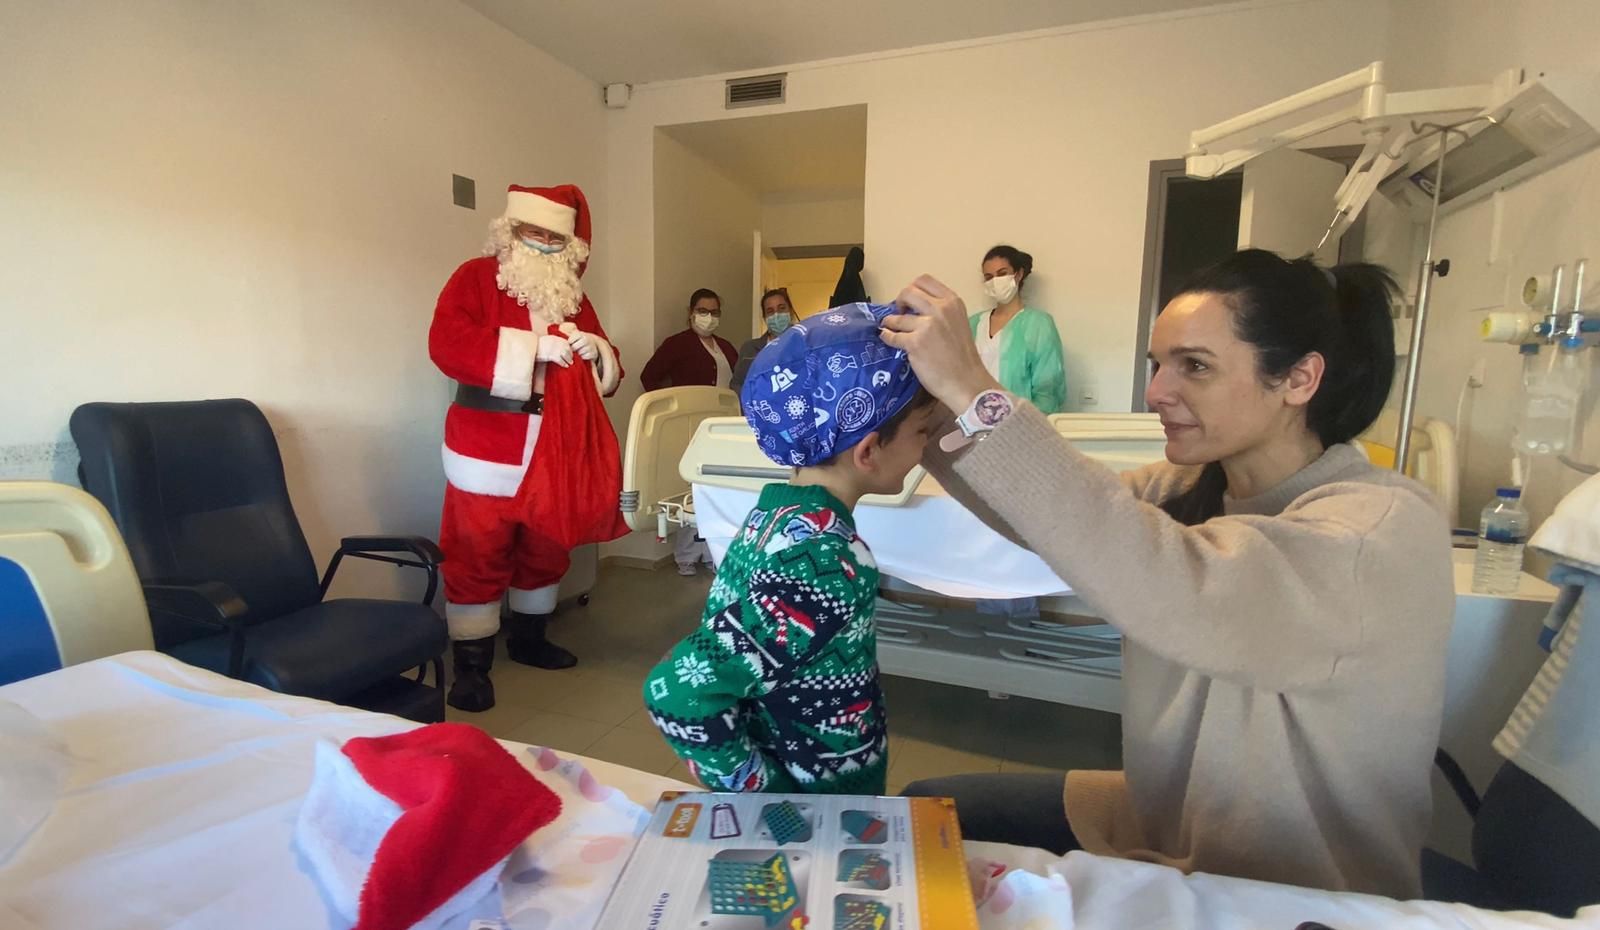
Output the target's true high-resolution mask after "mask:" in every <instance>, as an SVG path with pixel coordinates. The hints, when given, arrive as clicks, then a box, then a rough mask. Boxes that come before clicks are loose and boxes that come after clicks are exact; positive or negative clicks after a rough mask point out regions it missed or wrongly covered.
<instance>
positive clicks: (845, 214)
mask: <svg viewBox="0 0 1600 930" xmlns="http://www.w3.org/2000/svg"><path fill="white" fill-rule="evenodd" d="M866 206H867V203H866V200H865V199H864V198H863V197H861V196H860V195H855V196H849V197H820V198H813V197H797V198H787V197H775V196H769V197H766V198H764V199H763V200H762V203H761V241H762V242H763V243H765V244H766V245H769V246H772V247H774V248H777V247H782V246H786V245H847V244H848V245H853V244H855V243H858V242H860V241H861V231H862V228H863V226H864V225H865V223H866V220H865V213H866Z"/></svg>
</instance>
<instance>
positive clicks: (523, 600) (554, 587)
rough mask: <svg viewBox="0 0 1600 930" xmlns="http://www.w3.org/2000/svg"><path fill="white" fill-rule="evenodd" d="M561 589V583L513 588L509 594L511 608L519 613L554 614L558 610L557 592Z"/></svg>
mask: <svg viewBox="0 0 1600 930" xmlns="http://www.w3.org/2000/svg"><path fill="white" fill-rule="evenodd" d="M560 590H561V585H560V584H559V583H557V584H551V585H545V586H544V587H542V588H534V589H533V590H531V591H530V590H528V589H527V588H512V589H511V591H510V594H509V597H508V599H509V601H510V603H511V609H512V610H514V611H516V612H517V613H519V614H552V613H555V611H556V600H557V597H556V594H557V592H559V591H560Z"/></svg>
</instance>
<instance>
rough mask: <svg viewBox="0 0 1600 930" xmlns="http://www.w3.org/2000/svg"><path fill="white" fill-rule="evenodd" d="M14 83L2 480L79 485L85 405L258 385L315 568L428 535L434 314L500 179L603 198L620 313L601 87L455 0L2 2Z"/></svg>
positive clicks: (437, 482)
mask: <svg viewBox="0 0 1600 930" xmlns="http://www.w3.org/2000/svg"><path fill="white" fill-rule="evenodd" d="M0 87H3V88H5V90H4V91H3V92H0V203H3V204H4V205H5V206H4V208H3V210H0V255H3V256H4V260H3V261H0V317H3V320H4V329H5V333H6V360H5V364H4V365H3V366H0V423H3V424H4V426H3V428H0V465H5V467H6V472H5V473H4V476H5V477H21V476H48V475H52V474H53V475H56V476H57V477H58V478H68V477H69V476H70V475H71V472H72V463H71V461H70V459H71V458H72V457H73V456H74V453H73V452H72V450H71V447H70V444H67V443H68V437H67V432H66V424H67V418H68V415H69V414H70V413H71V412H72V409H73V408H74V407H75V406H76V405H78V404H80V403H83V402H85V401H91V400H137V401H155V400H168V399H194V398H206V397H230V396H239V397H247V398H250V399H252V400H254V401H255V402H257V403H258V404H260V405H261V406H262V407H263V408H264V409H265V411H266V413H267V415H268V417H269V418H270V419H271V421H272V423H273V425H274V427H275V429H276V430H277V432H278V434H279V441H280V443H281V444H282V447H283V454H284V458H285V461H286V465H287V468H288V477H289V488H290V492H291V493H292V494H293V496H294V500H295V504H296V509H297V511H298V513H299V516H300V519H301V522H302V524H303V525H304V527H305V529H306V532H307V535H308V536H309V537H310V541H311V544H312V548H313V550H314V551H315V552H316V554H317V556H318V558H319V559H323V558H325V557H326V556H327V554H328V553H329V552H330V550H331V549H332V548H333V546H334V545H336V540H337V537H338V536H339V535H341V534H350V533H366V532H377V531H380V530H381V531H390V532H410V533H423V534H427V535H429V536H434V535H436V534H437V532H438V517H439V501H440V497H441V495H442V493H443V486H444V482H443V477H442V475H441V473H440V467H439V452H438V448H439V441H440V437H441V433H442V418H443V414H444V410H445V406H446V403H447V399H448V387H447V382H446V380H445V379H444V377H443V376H442V375H440V374H439V373H438V371H437V370H435V369H434V368H433V366H432V365H431V364H430V363H429V361H428V356H427V338H426V337H427V328H428V322H429V319H430V315H431V313H432V310H433V302H434V299H435V298H436V296H437V295H438V292H439V288H440V287H441V286H442V285H443V283H444V281H445V279H446V277H447V276H448V275H449V274H450V272H451V270H452V269H454V268H455V266H456V265H457V264H458V263H459V262H461V261H463V260H465V259H467V258H470V257H472V256H473V255H476V254H478V252H479V248H480V246H481V244H482V241H483V237H484V233H485V230H486V227H487V223H488V221H489V219H490V217H491V216H493V215H495V214H497V213H498V212H499V211H500V210H501V209H503V205H504V201H503V200H502V197H503V195H504V194H503V192H504V190H505V186H506V185H507V184H508V183H510V182H513V181H515V182H521V183H558V182H562V181H572V182H576V183H578V184H580V185H582V186H583V187H584V189H585V190H586V191H587V192H588V194H589V197H590V198H591V200H592V201H593V204H594V206H595V209H596V211H597V213H598V216H597V220H596V226H597V229H598V242H597V246H596V252H595V260H594V263H593V264H592V265H591V267H590V271H589V275H588V286H589V288H590V290H591V293H592V294H593V296H594V298H595V303H596V306H597V307H598V308H599V311H600V314H601V317H602V319H604V320H605V321H606V322H607V323H608V324H610V325H612V326H616V325H617V319H618V317H617V314H616V313H615V308H613V307H611V306H610V305H609V302H608V300H607V292H606V286H605V285H606V282H607V277H608V275H607V267H608V265H609V264H610V262H611V261H613V260H614V259H613V256H612V255H611V254H608V247H607V242H606V231H607V230H608V228H609V227H610V226H611V219H610V217H609V216H608V215H607V213H606V206H607V199H608V198H607V196H606V189H605V184H604V172H605V157H604V149H605V131H604V114H605V110H604V108H603V107H602V105H601V103H600V100H599V91H598V89H597V87H596V86H595V85H594V84H593V83H591V82H590V81H588V80H587V79H585V78H583V77H581V76H580V75H578V74H577V73H575V72H573V71H571V70H570V69H568V68H566V67H565V66H563V65H560V64H558V63H557V62H556V61H555V60H554V59H552V58H550V57H549V56H547V55H546V54H544V53H543V52H540V51H538V50H535V49H533V48H531V47H530V46H528V45H527V44H526V43H525V42H523V41H521V40H519V39H517V38H515V37H514V36H512V35H511V34H510V33H507V32H505V31H504V30H502V29H501V28H500V27H498V26H495V25H493V24H491V23H490V22H489V21H488V20H486V19H484V18H482V17H481V16H479V15H478V14H476V13H474V12H472V11H470V10H468V9H467V8H465V7H463V6H460V5H458V4H455V3H438V2H432V0H383V2H380V0H347V2H342V3H320V2H315V0H255V2H251V0H239V2H234V3H229V4H226V5H224V6H218V5H217V4H212V3H206V2H203V0H145V2H141V3H137V4H133V3H129V4H120V3H111V2H89V0H59V2H53V3H8V4H3V5H0ZM452 173H458V174H463V175H467V176H469V177H473V178H475V179H476V180H477V182H478V204H479V206H478V209H477V210H476V211H469V210H465V209H462V208H459V207H456V206H454V205H453V204H452V203H451V191H450V175H451V174H452ZM628 325H638V324H637V322H636V321H633V320H630V321H629V322H628ZM634 358H635V359H637V358H638V356H634ZM393 574H394V573H393V572H392V570H390V569H387V568H383V567H375V568H370V569H368V568H360V567H357V566H352V569H351V570H350V579H351V581H352V584H347V585H342V586H341V587H344V588H346V589H348V588H350V587H352V586H354V587H359V588H361V589H363V590H368V591H374V592H381V591H384V590H386V589H389V588H391V587H393ZM343 575H345V572H343V571H341V576H343ZM414 587H415V586H414V585H410V584H408V585H407V588H408V589H412V588H414Z"/></svg>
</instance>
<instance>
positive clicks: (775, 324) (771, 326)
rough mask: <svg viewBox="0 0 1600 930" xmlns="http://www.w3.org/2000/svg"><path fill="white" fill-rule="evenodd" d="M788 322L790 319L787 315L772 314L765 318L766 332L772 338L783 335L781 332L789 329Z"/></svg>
mask: <svg viewBox="0 0 1600 930" xmlns="http://www.w3.org/2000/svg"><path fill="white" fill-rule="evenodd" d="M790 322H791V319H790V316H789V314H787V313H774V314H772V315H771V316H769V317H767V332H769V333H771V334H772V335H774V336H781V335H783V331H784V330H786V329H788V328H789V323H790Z"/></svg>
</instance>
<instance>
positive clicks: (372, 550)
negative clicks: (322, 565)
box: [322, 536, 444, 604]
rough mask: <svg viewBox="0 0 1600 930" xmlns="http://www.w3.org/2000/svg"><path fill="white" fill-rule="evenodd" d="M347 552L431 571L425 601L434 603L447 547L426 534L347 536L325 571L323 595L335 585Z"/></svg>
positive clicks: (361, 557) (349, 554)
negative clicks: (443, 547) (336, 573)
mask: <svg viewBox="0 0 1600 930" xmlns="http://www.w3.org/2000/svg"><path fill="white" fill-rule="evenodd" d="M388 553H399V554H400V555H398V556H397V555H390V554H388ZM345 556H349V557H351V558H353V559H370V560H371V561H374V562H388V563H389V564H390V565H400V566H404V567H406V568H420V569H422V570H423V571H425V572H427V573H428V590H427V592H426V593H424V594H423V595H422V603H424V604H431V603H433V595H434V592H435V591H437V590H438V589H439V566H440V565H441V564H443V562H444V550H442V549H440V548H439V544H438V543H436V542H434V541H433V540H431V539H429V538H427V537H426V536H346V537H345V538H344V539H341V540H340V541H339V551H338V552H335V553H334V554H333V558H332V559H331V560H330V561H329V562H328V570H327V571H326V572H324V573H323V575H322V596H323V597H327V596H328V589H329V588H331V587H333V575H334V573H335V572H337V571H338V570H339V563H340V562H342V561H344V557H345Z"/></svg>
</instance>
